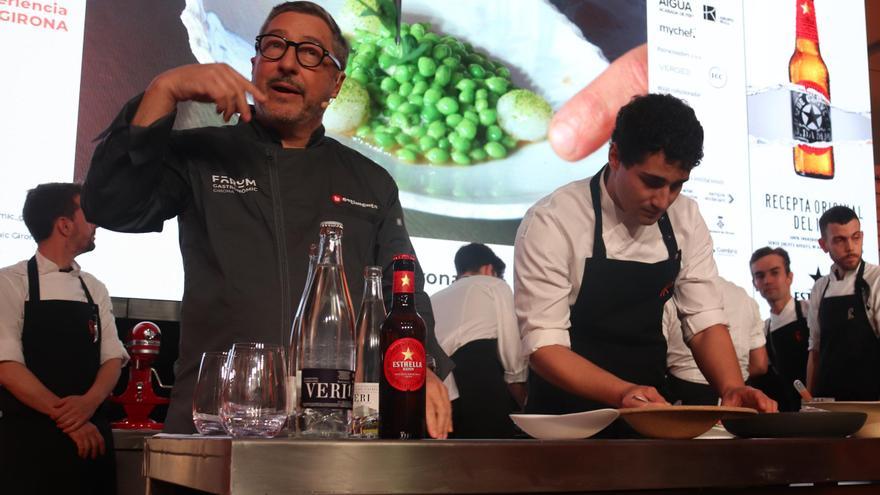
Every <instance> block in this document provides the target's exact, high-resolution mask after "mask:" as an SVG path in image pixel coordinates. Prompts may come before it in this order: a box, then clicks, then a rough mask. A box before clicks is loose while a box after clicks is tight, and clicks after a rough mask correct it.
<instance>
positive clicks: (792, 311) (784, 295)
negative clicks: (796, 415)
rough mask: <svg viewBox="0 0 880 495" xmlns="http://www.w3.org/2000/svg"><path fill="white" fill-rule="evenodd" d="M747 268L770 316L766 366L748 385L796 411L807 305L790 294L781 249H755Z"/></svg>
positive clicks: (782, 408)
mask: <svg viewBox="0 0 880 495" xmlns="http://www.w3.org/2000/svg"><path fill="white" fill-rule="evenodd" d="M749 267H750V268H751V272H752V284H753V285H754V286H755V288H756V289H758V292H760V293H761V297H763V298H764V299H765V300H766V301H767V304H769V305H770V318H768V319H767V320H766V321H765V322H764V335H765V337H766V339H767V354H768V356H769V361H770V362H769V369H768V372H767V373H766V374H765V375H763V376H759V377H756V378H755V379H753V381H752V382H753V383H752V385H753V386H755V387H757V388H760V389H761V390H762V391H763V392H764V393H766V394H767V395H768V396H770V397H771V398H772V399H773V400H775V401H776V402H777V403H778V404H779V410H780V411H798V410H800V406H801V398H800V394H799V393H798V392H797V390H796V389H795V388H794V381H795V380H800V381H801V383H806V382H807V378H806V376H807V353H808V351H807V342H808V340H809V336H810V328H809V326H808V325H807V315H808V314H809V312H810V305H809V303H807V301H805V300H800V301H796V300H795V298H794V297H792V295H791V283H792V280H794V274H793V273H792V271H791V259H790V258H789V256H788V252H787V251H786V250H785V249H782V248H781V247H777V248H770V247H762V248H759V249H757V250H755V252H754V253H752V258H751V260H750V261H749Z"/></svg>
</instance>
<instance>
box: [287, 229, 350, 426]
mask: <svg viewBox="0 0 880 495" xmlns="http://www.w3.org/2000/svg"><path fill="white" fill-rule="evenodd" d="M318 246H319V247H318V263H317V265H316V266H315V275H314V277H313V279H312V284H311V287H310V288H309V295H308V298H307V299H306V305H305V309H304V310H303V314H302V335H301V337H300V357H301V359H299V363H298V366H299V369H300V377H301V382H302V383H301V386H300V395H299V398H300V406H301V408H302V416H301V422H300V423H301V434H302V435H303V436H306V437H325V438H326V437H347V436H348V435H349V432H350V428H351V408H352V392H353V390H352V382H353V378H354V369H355V344H354V311H353V310H352V307H351V296H350V295H349V292H348V283H347V282H346V280H345V270H343V266H342V224H341V223H339V222H322V223H321V231H320V242H319V244H318Z"/></svg>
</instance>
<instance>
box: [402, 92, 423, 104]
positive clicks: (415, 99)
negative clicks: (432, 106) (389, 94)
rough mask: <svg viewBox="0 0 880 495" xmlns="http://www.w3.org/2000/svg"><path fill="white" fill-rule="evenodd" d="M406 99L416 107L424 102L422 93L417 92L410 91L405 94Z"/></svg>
mask: <svg viewBox="0 0 880 495" xmlns="http://www.w3.org/2000/svg"><path fill="white" fill-rule="evenodd" d="M406 101H408V102H410V103H412V104H413V105H416V106H418V107H420V106H422V105H424V104H425V99H424V97H422V95H420V94H417V93H410V94H409V96H407V98H406Z"/></svg>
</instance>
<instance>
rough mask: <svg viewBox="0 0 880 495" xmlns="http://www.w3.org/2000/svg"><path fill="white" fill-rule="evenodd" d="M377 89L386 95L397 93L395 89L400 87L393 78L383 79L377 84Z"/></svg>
mask: <svg viewBox="0 0 880 495" xmlns="http://www.w3.org/2000/svg"><path fill="white" fill-rule="evenodd" d="M379 87H380V88H382V91H384V92H386V93H394V92H395V91H397V88H399V87H400V84H399V83H398V82H397V81H395V80H394V78H391V77H383V78H382V82H380V83H379Z"/></svg>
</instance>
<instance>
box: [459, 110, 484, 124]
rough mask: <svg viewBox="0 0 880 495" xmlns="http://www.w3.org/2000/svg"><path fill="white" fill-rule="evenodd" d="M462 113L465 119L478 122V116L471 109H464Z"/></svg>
mask: <svg viewBox="0 0 880 495" xmlns="http://www.w3.org/2000/svg"><path fill="white" fill-rule="evenodd" d="M463 115H464V118H465V120H470V121H471V122H473V123H474V124H479V123H480V116H479V115H478V114H477V112H475V111H473V110H466V111H465V112H464V114H463Z"/></svg>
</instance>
